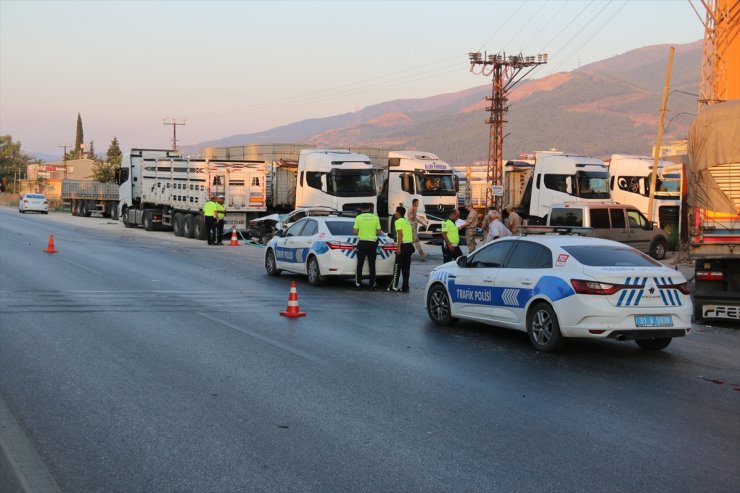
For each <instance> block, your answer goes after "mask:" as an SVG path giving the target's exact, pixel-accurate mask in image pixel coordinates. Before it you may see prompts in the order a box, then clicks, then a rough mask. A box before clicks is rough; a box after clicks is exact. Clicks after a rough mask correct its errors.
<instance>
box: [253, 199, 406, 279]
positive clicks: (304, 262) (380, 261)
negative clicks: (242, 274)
mask: <svg viewBox="0 0 740 493" xmlns="http://www.w3.org/2000/svg"><path fill="white" fill-rule="evenodd" d="M354 222H355V220H354V218H353V217H346V216H340V215H335V214H331V215H325V216H309V217H305V218H303V219H301V220H299V221H297V222H296V223H295V224H293V225H292V226H290V227H289V228H288V229H287V230H285V231H284V232H280V233H279V234H278V235H277V236H275V237H274V238H272V239H271V240H270V241H269V242H268V243H267V245H266V247H265V270H266V271H267V274H268V275H271V276H277V275H279V274H280V273H281V271H283V270H285V271H289V272H294V273H298V274H305V275H306V276H307V277H308V282H309V283H311V284H313V285H318V284H321V283H322V282H323V281H324V280H325V279H326V277H327V276H337V277H346V278H354V276H355V270H356V268H357V251H356V249H355V246H356V245H357V236H355V235H354V234H353V232H352V229H353V225H354ZM395 251H396V243H395V242H394V241H393V240H391V239H390V238H389V237H388V236H385V234H382V235H381V236H380V237H379V238H378V246H377V249H376V261H375V271H376V277H377V278H379V279H381V278H390V277H391V276H392V275H393V264H394V262H395V255H394V254H395ZM368 274H369V267H368V262H367V261H365V265H364V268H363V276H365V277H366V276H367V275H368Z"/></svg>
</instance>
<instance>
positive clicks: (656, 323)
mask: <svg viewBox="0 0 740 493" xmlns="http://www.w3.org/2000/svg"><path fill="white" fill-rule="evenodd" d="M635 325H636V326H638V327H673V317H672V316H671V315H635Z"/></svg>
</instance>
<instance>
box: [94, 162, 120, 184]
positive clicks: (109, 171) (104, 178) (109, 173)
mask: <svg viewBox="0 0 740 493" xmlns="http://www.w3.org/2000/svg"><path fill="white" fill-rule="evenodd" d="M117 169H118V166H117V165H115V164H112V163H109V162H106V161H103V160H102V159H96V160H95V164H93V167H92V177H93V178H94V179H95V181H99V182H102V183H114V182H115V181H116V170H117Z"/></svg>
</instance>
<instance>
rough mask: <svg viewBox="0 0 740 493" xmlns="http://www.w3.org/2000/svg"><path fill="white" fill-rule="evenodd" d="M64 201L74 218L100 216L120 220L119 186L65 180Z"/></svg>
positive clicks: (62, 194)
mask: <svg viewBox="0 0 740 493" xmlns="http://www.w3.org/2000/svg"><path fill="white" fill-rule="evenodd" d="M61 198H62V200H63V201H64V202H65V203H66V204H68V205H69V209H70V211H71V212H72V215H73V216H83V217H90V216H91V215H93V214H100V215H101V216H103V217H109V218H111V219H113V220H117V219H118V184H117V183H102V182H99V181H90V180H63V181H62V193H61Z"/></svg>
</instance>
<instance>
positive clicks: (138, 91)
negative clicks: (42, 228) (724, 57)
mask: <svg viewBox="0 0 740 493" xmlns="http://www.w3.org/2000/svg"><path fill="white" fill-rule="evenodd" d="M693 4H694V5H695V6H696V8H697V10H698V11H699V12H701V11H702V10H701V8H702V7H701V3H700V2H699V0H693ZM703 34H704V30H703V26H702V23H701V20H700V19H699V17H698V16H697V14H696V12H695V11H694V9H693V8H692V6H691V3H690V2H689V0H611V1H610V0H567V1H562V0H526V1H521V0H518V1H506V0H497V1H492V0H489V1H483V0H479V1H463V0H458V1H447V0H426V1H386V0H374V1H367V2H366V1H353V0H344V1H339V0H336V1H308V0H306V1H280V0H272V1H257V0H255V1H238V0H232V1H219V0H210V1H196V0H192V1H174V0H172V1H156V0H128V1H114V0H97V1H94V0H88V1H66V0H54V1H42V0H0V135H11V136H12V137H13V140H14V141H20V142H21V143H22V149H23V151H24V152H26V153H31V154H33V153H45V154H50V155H58V156H59V159H61V156H62V148H61V147H60V146H62V145H65V144H67V145H69V144H74V140H75V129H76V122H77V114H78V113H79V114H80V115H81V117H82V122H83V128H84V140H85V142H86V143H89V142H90V141H93V142H94V145H95V150H96V152H97V153H98V154H105V151H106V150H107V148H108V146H109V145H110V142H111V140H112V139H113V137H116V138H117V139H118V141H119V143H120V146H121V149H123V150H124V151H125V150H126V149H128V148H131V147H149V148H168V147H170V146H171V144H172V126H171V125H164V124H163V121H165V119H167V121H170V122H171V121H173V120H174V121H176V122H178V123H185V124H184V125H180V126H177V138H178V145H179V146H183V145H193V144H198V143H200V142H204V141H207V140H214V139H219V138H222V137H227V136H231V135H236V134H244V133H252V132H259V131H263V130H268V129H271V128H274V127H277V126H281V125H286V124H289V123H294V122H298V121H302V120H306V119H310V118H321V117H326V116H332V115H337V114H342V113H347V112H352V111H357V110H360V109H362V108H364V107H367V106H371V105H373V104H378V103H382V102H386V101H391V100H395V99H415V98H424V97H429V96H435V95H439V94H446V93H454V92H458V91H462V90H465V89H469V88H471V87H476V86H480V85H485V84H488V83H489V82H490V80H489V79H488V78H486V77H484V76H483V75H475V74H472V73H471V72H470V70H469V69H470V64H469V61H468V56H467V54H468V53H469V52H471V51H486V52H488V53H501V52H504V53H506V54H507V55H511V54H518V53H522V54H524V55H537V54H539V53H547V54H548V63H547V64H546V65H542V66H540V67H538V68H537V69H536V70H534V71H533V72H532V73H531V77H532V78H540V77H544V76H547V75H551V74H553V73H556V72H563V71H570V70H574V69H576V68H578V67H579V66H582V65H586V64H589V63H592V62H595V61H598V60H603V59H606V58H610V57H612V56H615V55H618V54H621V53H625V52H628V51H631V50H634V49H637V48H640V47H643V46H649V45H658V44H673V45H678V44H684V43H691V42H694V41H697V40H700V39H702V37H703ZM666 64H667V53H666Z"/></svg>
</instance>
